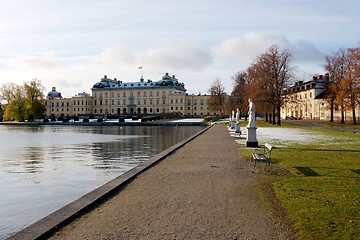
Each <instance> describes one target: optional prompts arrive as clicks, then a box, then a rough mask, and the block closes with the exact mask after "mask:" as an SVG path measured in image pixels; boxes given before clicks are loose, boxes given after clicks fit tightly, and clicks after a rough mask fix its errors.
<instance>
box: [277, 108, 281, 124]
mask: <svg viewBox="0 0 360 240" xmlns="http://www.w3.org/2000/svg"><path fill="white" fill-rule="evenodd" d="M280 111H281V108H280V107H277V112H276V115H277V122H276V125H278V126H281V119H280Z"/></svg>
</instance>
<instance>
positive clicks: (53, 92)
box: [47, 87, 62, 99]
mask: <svg viewBox="0 0 360 240" xmlns="http://www.w3.org/2000/svg"><path fill="white" fill-rule="evenodd" d="M47 98H49V99H53V98H62V96H61V92H58V91H56V88H55V87H53V88H52V90H51V92H49V93H48V95H47Z"/></svg>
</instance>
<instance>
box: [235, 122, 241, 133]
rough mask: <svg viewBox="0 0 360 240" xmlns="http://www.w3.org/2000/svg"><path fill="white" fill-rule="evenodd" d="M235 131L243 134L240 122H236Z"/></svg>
mask: <svg viewBox="0 0 360 240" xmlns="http://www.w3.org/2000/svg"><path fill="white" fill-rule="evenodd" d="M235 133H239V134H241V130H240V122H237V123H236V124H235Z"/></svg>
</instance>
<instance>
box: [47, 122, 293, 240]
mask: <svg viewBox="0 0 360 240" xmlns="http://www.w3.org/2000/svg"><path fill="white" fill-rule="evenodd" d="M239 147H240V146H239V145H238V144H236V143H235V141H234V139H233V138H232V137H231V136H230V134H229V132H228V130H227V128H226V126H225V125H222V124H216V125H214V126H213V127H211V128H210V129H209V130H207V131H206V132H205V133H203V134H202V135H200V136H199V137H197V138H195V139H194V140H192V141H191V142H190V143H188V144H186V145H185V146H184V147H182V148H180V149H179V150H177V151H176V152H175V153H174V154H172V155H170V156H168V157H167V158H166V159H164V160H163V161H161V162H160V163H159V164H157V165H156V166H155V167H153V168H151V169H149V170H147V171H146V172H144V173H142V174H141V175H139V176H138V177H137V178H136V179H135V180H134V181H133V182H131V183H130V184H129V185H128V186H127V187H126V188H125V189H123V190H122V191H121V192H119V193H118V194H117V195H115V196H113V198H111V199H109V200H108V201H106V202H104V203H103V204H102V205H100V206H98V207H97V208H95V209H93V210H92V211H90V212H89V213H87V214H85V215H83V216H82V217H80V218H78V219H77V220H75V221H73V222H71V223H70V224H69V225H67V226H66V227H65V228H63V229H61V230H60V231H59V232H57V233H56V234H55V235H54V236H53V239H286V237H285V236H286V235H285V233H284V232H282V231H281V230H280V228H279V227H278V224H275V220H274V218H273V216H272V215H271V213H270V212H269V209H268V208H267V207H266V206H265V204H264V203H263V201H262V200H261V199H260V197H259V195H258V193H257V190H256V188H255V187H254V182H255V178H258V177H261V176H259V175H256V174H251V166H249V164H248V162H246V161H245V160H244V159H241V158H240V155H239Z"/></svg>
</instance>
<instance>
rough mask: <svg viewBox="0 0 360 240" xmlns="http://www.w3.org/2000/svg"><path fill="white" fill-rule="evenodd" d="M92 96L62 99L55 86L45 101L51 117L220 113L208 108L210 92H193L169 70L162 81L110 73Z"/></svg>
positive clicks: (92, 89)
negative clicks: (128, 79) (126, 78)
mask: <svg viewBox="0 0 360 240" xmlns="http://www.w3.org/2000/svg"><path fill="white" fill-rule="evenodd" d="M91 91H92V95H91V96H90V94H87V93H79V94H78V95H76V96H73V97H71V98H62V96H61V93H59V92H57V91H56V88H53V89H52V91H51V92H49V93H48V95H47V98H46V100H45V105H46V108H47V111H46V115H47V116H48V117H59V116H79V115H127V114H130V115H136V114H137V115H146V114H162V115H178V116H187V117H194V116H197V117H203V116H206V115H216V113H215V112H211V111H209V110H208V99H209V98H210V96H209V95H201V94H198V95H193V94H192V95H189V94H187V93H186V89H185V84H184V83H181V82H179V81H178V79H177V78H176V77H175V75H172V76H170V75H169V74H168V73H166V74H165V75H164V76H163V77H162V78H161V79H160V80H158V81H151V80H147V81H144V79H142V78H141V79H140V80H139V81H136V82H123V81H119V80H117V79H116V78H114V79H110V78H108V77H107V76H106V75H105V76H104V77H103V78H101V80H100V81H99V82H97V83H95V84H94V85H93V87H92V88H91Z"/></svg>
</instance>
